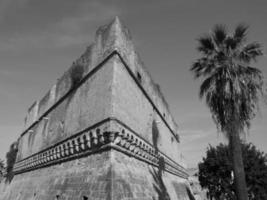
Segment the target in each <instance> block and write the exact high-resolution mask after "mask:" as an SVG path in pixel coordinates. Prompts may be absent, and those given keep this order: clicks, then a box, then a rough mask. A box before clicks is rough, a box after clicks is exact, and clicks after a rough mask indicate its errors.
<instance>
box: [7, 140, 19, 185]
mask: <svg viewBox="0 0 267 200" xmlns="http://www.w3.org/2000/svg"><path fill="white" fill-rule="evenodd" d="M17 146H18V144H17V142H14V143H12V144H11V145H10V148H9V151H8V152H7V154H6V162H7V167H6V172H7V175H6V181H8V182H11V180H12V179H13V176H14V173H13V167H14V164H15V162H16V157H17V152H18V147H17Z"/></svg>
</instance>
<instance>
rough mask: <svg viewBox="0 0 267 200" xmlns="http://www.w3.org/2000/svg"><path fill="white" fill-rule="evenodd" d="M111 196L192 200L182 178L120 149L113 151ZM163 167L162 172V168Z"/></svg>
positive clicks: (138, 198) (132, 198) (129, 199)
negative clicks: (127, 154)
mask: <svg viewBox="0 0 267 200" xmlns="http://www.w3.org/2000/svg"><path fill="white" fill-rule="evenodd" d="M111 156H112V169H113V170H114V173H113V177H112V181H113V188H112V191H115V192H114V193H112V199H116V200H121V199H127V200H141V199H142V200H152V199H153V200H154V199H155V200H156V199H158V200H164V199H168V198H167V197H169V199H171V200H191V199H190V198H189V194H188V193H190V187H189V185H188V183H187V181H186V179H184V178H180V177H177V176H175V175H173V174H171V173H168V172H165V171H164V169H163V168H164V167H163V168H162V169H159V168H157V167H152V166H151V165H148V164H147V163H144V162H141V161H140V160H137V159H135V158H133V157H129V156H126V155H124V154H122V153H120V152H117V151H112V154H111ZM161 170H162V171H161Z"/></svg>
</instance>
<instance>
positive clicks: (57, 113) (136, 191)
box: [0, 18, 191, 200]
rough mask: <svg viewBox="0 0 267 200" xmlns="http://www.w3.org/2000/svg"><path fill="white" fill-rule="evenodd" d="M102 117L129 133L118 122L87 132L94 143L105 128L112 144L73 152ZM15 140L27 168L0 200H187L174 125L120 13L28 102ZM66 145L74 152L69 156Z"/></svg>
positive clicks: (19, 157)
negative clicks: (54, 80)
mask: <svg viewBox="0 0 267 200" xmlns="http://www.w3.org/2000/svg"><path fill="white" fill-rule="evenodd" d="M106 119H108V120H111V119H112V120H113V121H115V122H116V123H121V124H122V125H123V126H125V127H127V129H128V130H129V131H130V132H132V133H131V134H130V133H124V132H123V131H118V130H117V129H115V127H116V126H114V127H113V128H114V130H113V129H112V127H109V128H108V129H107V130H101V131H93V132H92V133H91V132H90V133H88V134H89V135H90V136H89V137H91V138H95V139H94V142H101V141H102V142H103V141H104V140H106V139H107V138H106V139H104V137H106V136H104V135H106V133H108V137H109V139H108V140H109V141H110V142H111V143H109V144H107V145H110V146H109V147H110V148H108V149H105V151H104V152H103V151H96V152H95V153H92V154H85V153H84V154H81V155H83V157H79V155H80V154H79V152H78V150H77V151H76V150H75V148H77V149H79V151H80V149H83V150H84V148H85V147H84V145H85V143H84V137H85V133H84V132H86V130H87V129H88V127H91V126H96V125H97V124H98V123H100V122H101V121H103V120H106ZM81 133H82V134H84V135H81V136H80V135H79V134H81ZM100 134H102V135H100ZM114 135H116V140H115V141H114V138H115V137H114ZM134 135H135V136H134ZM76 136H77V137H79V139H77V138H76V139H75V137H76ZM70 138H73V139H70ZM81 138H83V142H81ZM134 138H135V139H134ZM137 138H139V139H137ZM18 141H19V145H18V149H19V151H18V155H17V160H16V162H17V163H19V164H18V166H19V168H20V167H22V168H25V169H27V170H26V171H25V170H24V171H23V170H21V171H17V173H16V175H15V177H14V179H13V180H12V182H11V183H10V184H8V185H5V186H3V187H2V189H1V187H0V200H14V199H19V200H28V199H38V200H51V199H66V200H70V199H77V200H78V199H87V198H88V199H97V200H102V199H106V200H109V199H110V200H111V199H114V200H120V199H128V200H137V199H138V200H142V199H143V200H145V199H160V200H164V199H165V198H166V197H169V199H171V200H175V199H184V200H187V199H190V193H191V191H190V188H189V186H188V180H187V178H186V177H187V175H185V174H186V173H185V170H184V168H183V166H184V163H183V161H182V160H181V159H180V158H181V156H180V154H181V151H180V147H179V145H180V144H179V135H178V133H177V125H176V123H175V122H174V120H173V117H172V115H171V114H170V111H169V108H168V105H167V103H166V101H165V100H164V98H163V96H162V94H161V92H160V90H159V87H158V86H157V85H156V84H155V83H154V82H153V81H152V79H151V77H150V75H149V73H148V72H147V71H146V70H145V68H144V66H143V64H142V62H141V61H140V59H139V56H138V55H137V53H136V52H135V50H134V46H133V43H132V41H131V37H130V34H129V31H128V29H126V28H125V27H124V26H123V25H122V24H121V23H120V21H119V19H118V18H115V20H114V21H113V22H112V23H111V24H109V25H106V26H103V27H100V28H99V30H98V31H97V33H96V39H95V42H94V43H93V44H92V45H91V46H89V47H88V48H87V49H86V51H85V52H84V54H82V56H81V57H80V58H78V59H77V60H76V61H75V62H74V63H73V64H72V66H71V67H70V69H69V70H68V71H66V72H65V73H64V75H63V76H62V77H61V78H60V79H58V81H57V83H56V84H55V85H54V86H53V87H52V88H51V90H49V91H48V93H47V94H46V95H45V96H44V97H43V98H42V99H41V100H40V101H36V102H35V103H34V104H33V105H32V106H31V107H30V108H29V111H28V113H27V115H26V118H25V127H24V131H23V133H22V134H21V136H20V138H19V139H18ZM66 141H67V142H66ZM86 141H87V139H86ZM63 143H64V145H63ZM86 144H88V141H87V143H86ZM91 144H93V143H92V141H91V143H90V145H91ZM82 145H83V146H82ZM59 146H60V147H59ZM73 146H74V147H73ZM96 148H97V147H96ZM65 151H68V152H72V151H75V152H76V154H77V155H75V156H73V155H69V153H68V156H70V158H69V159H68V157H66V154H65ZM84 151H85V150H84ZM86 151H91V150H90V148H89V149H87V150H86ZM42 152H48V154H49V155H47V154H45V155H43V153H42ZM41 154H42V155H41ZM70 154H73V153H70ZM43 156H45V157H46V158H45V159H43ZM62 156H63V159H62ZM64 156H65V157H64ZM71 156H72V157H71ZM166 156H167V157H168V158H167V157H166ZM164 157H165V158H167V160H168V162H169V163H164V162H167V160H166V161H164V159H163V160H162V158H164ZM47 159H48V160H47ZM51 159H52V161H53V160H54V161H55V162H54V161H53V163H54V164H53V163H52V165H51V164H49V165H43V162H50V161H51ZM57 160H59V161H58V162H56V161H57ZM24 161H25V162H24ZM59 162H60V163H59ZM167 164H168V169H171V170H167V168H166V169H165V165H166V166H167ZM36 166H39V167H40V166H41V168H36ZM19 168H15V169H19ZM172 169H174V171H173V172H172ZM177 170H178V171H179V170H181V173H180V175H179V173H175V171H177Z"/></svg>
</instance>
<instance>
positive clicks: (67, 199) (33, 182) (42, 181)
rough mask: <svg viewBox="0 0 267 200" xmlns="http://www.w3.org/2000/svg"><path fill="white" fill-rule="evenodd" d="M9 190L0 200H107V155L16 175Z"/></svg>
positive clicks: (103, 154)
mask: <svg viewBox="0 0 267 200" xmlns="http://www.w3.org/2000/svg"><path fill="white" fill-rule="evenodd" d="M8 187H9V188H8V190H7V191H6V192H5V194H3V195H2V197H0V199H8V200H31V199H32V200H37V199H38V200H41V199H42V200H43V199H44V200H54V199H55V200H56V199H60V200H63V199H64V200H82V199H83V196H86V197H88V199H90V200H95V199H99V200H100V199H101V200H102V199H103V200H104V199H105V200H110V199H111V198H110V195H111V162H110V152H102V153H99V154H96V155H91V156H89V157H86V158H81V159H79V160H74V161H69V162H64V163H62V164H58V165H54V166H51V167H48V168H43V169H38V170H34V171H31V172H28V173H23V174H19V175H16V176H15V177H14V179H13V180H12V182H11V183H10V185H9V186H8ZM0 194H1V193H0ZM57 195H58V198H57Z"/></svg>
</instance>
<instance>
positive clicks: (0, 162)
mask: <svg viewBox="0 0 267 200" xmlns="http://www.w3.org/2000/svg"><path fill="white" fill-rule="evenodd" d="M4 170H5V165H4V161H3V160H1V159H0V182H1V181H2V179H3V178H4Z"/></svg>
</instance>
